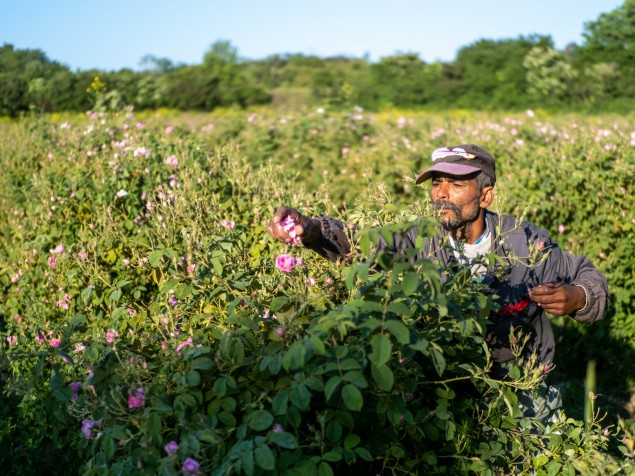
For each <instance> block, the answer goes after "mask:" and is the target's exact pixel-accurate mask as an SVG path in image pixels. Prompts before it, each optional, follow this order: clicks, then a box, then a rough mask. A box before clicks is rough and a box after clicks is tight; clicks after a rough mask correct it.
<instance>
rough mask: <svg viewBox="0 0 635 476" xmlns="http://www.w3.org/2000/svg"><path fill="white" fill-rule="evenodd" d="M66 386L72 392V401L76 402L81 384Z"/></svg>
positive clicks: (72, 383) (73, 383) (75, 383)
mask: <svg viewBox="0 0 635 476" xmlns="http://www.w3.org/2000/svg"><path fill="white" fill-rule="evenodd" d="M68 386H69V387H71V390H72V391H73V401H75V400H77V397H78V396H79V391H80V390H81V389H82V383H81V382H71V383H70V384H69V385H68Z"/></svg>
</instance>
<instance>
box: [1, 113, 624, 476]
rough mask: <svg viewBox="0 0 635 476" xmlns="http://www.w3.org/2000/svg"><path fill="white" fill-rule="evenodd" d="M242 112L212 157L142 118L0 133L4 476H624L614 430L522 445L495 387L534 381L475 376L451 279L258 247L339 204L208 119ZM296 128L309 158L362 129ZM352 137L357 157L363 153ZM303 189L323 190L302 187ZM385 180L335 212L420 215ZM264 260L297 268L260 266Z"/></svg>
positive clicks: (527, 369)
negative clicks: (273, 232)
mask: <svg viewBox="0 0 635 476" xmlns="http://www.w3.org/2000/svg"><path fill="white" fill-rule="evenodd" d="M355 114H358V115H361V114H360V112H359V111H357V112H355ZM250 119H251V120H250ZM362 119H363V117H362ZM239 120H241V121H243V122H244V123H245V124H246V126H245V128H241V129H240V130H238V129H237V130H236V131H234V133H233V135H232V137H233V138H234V139H236V140H237V141H238V144H236V145H235V146H234V147H229V148H227V147H226V148H223V149H218V148H216V149H215V148H212V147H211V146H210V141H212V142H214V141H223V140H225V139H226V136H227V133H226V131H225V132H224V128H225V127H228V126H227V124H223V123H222V122H219V123H218V124H217V123H214V124H213V125H214V127H210V128H208V129H206V130H204V131H200V132H197V131H196V130H193V129H192V128H190V127H187V126H186V124H187V122H185V121H184V122H183V125H180V126H177V127H174V126H173V124H174V123H175V122H174V121H175V119H174V118H172V119H171V122H167V123H166V122H165V121H161V120H156V119H155V120H154V121H155V122H156V123H155V124H154V125H150V126H149V125H146V124H145V123H144V122H143V121H140V120H139V119H138V118H137V117H135V116H134V115H133V114H131V113H128V114H127V115H120V116H119V115H100V114H91V115H89V116H88V117H87V118H79V119H75V120H69V121H67V122H63V121H55V120H53V121H51V120H50V118H47V117H43V118H30V119H28V120H23V121H21V122H16V123H8V124H3V126H2V127H3V133H2V138H3V140H2V141H1V144H0V159H1V160H2V165H3V166H4V169H5V174H4V175H3V177H2V178H1V180H2V188H3V191H4V193H3V196H2V198H1V200H2V203H1V205H2V207H1V208H2V210H3V214H4V217H3V218H4V219H3V220H2V225H1V234H2V237H3V241H2V245H3V246H2V262H3V273H2V276H1V277H0V279H1V280H2V281H1V282H2V293H3V296H2V297H3V299H2V305H1V306H0V315H1V316H2V321H1V322H0V325H1V326H2V327H1V328H0V332H1V333H2V336H3V339H2V344H1V345H2V351H3V353H2V357H1V361H0V371H1V374H0V376H1V377H0V378H1V381H0V384H1V385H2V389H1V390H2V395H1V397H0V398H1V399H2V400H1V402H2V405H1V407H2V410H1V413H0V415H1V419H0V422H1V423H0V425H1V426H0V448H1V449H2V455H3V456H2V458H3V459H2V462H3V467H5V468H7V469H8V470H9V471H10V472H11V473H12V474H32V473H33V472H34V471H36V472H41V473H58V472H69V470H71V471H72V472H77V471H81V472H83V473H85V474H102V473H103V474H110V473H116V474H134V473H139V474H157V473H162V474H174V473H183V474H209V473H212V474H227V473H230V472H235V473H239V474H242V473H244V474H266V473H274V472H275V473H283V474H296V473H298V472H303V473H307V472H308V473H310V474H331V473H333V472H340V471H357V472H359V473H364V474H366V473H368V471H375V472H389V471H393V472H396V473H408V472H425V473H444V474H445V473H447V472H452V473H467V472H470V471H472V472H488V471H489V472H497V471H504V472H509V471H514V470H516V471H525V470H529V468H533V469H534V470H536V471H537V472H538V474H543V473H544V474H556V473H559V472H562V473H564V474H567V473H569V474H573V472H575V471H587V470H591V468H595V469H594V470H602V471H615V470H619V469H620V468H621V469H623V470H626V469H627V468H629V467H630V466H629V465H630V463H629V462H628V460H623V461H620V460H617V459H615V458H613V457H612V456H611V454H612V453H611V451H613V450H614V451H615V452H616V454H617V453H619V452H621V453H622V454H627V455H631V456H632V454H633V446H632V440H631V439H629V438H632V433H629V432H630V431H632V430H630V429H629V428H628V425H626V424H622V425H621V427H620V428H617V427H615V426H610V427H606V426H604V427H603V426H601V422H599V421H598V420H597V419H596V420H593V421H589V422H587V427H586V428H584V427H583V426H582V423H581V422H578V421H576V420H573V419H566V420H564V421H563V422H562V424H561V427H560V428H559V430H560V431H559V432H558V433H550V434H547V435H543V436H540V435H536V434H535V433H534V432H532V427H531V424H530V422H528V421H527V420H526V419H523V418H521V417H520V415H519V414H518V408H517V399H516V396H515V393H514V390H515V389H517V388H525V387H532V386H535V385H536V384H537V382H538V381H540V380H541V378H542V374H543V369H541V368H539V367H538V366H536V365H529V364H528V365H526V366H524V367H518V366H512V367H511V368H510V370H509V373H510V379H509V381H505V382H502V381H496V380H494V379H492V378H491V377H490V376H489V375H488V373H487V372H486V370H487V369H488V366H489V360H488V354H487V351H486V349H485V348H484V344H483V342H482V338H481V337H480V336H481V335H482V332H483V328H484V326H485V325H486V320H485V318H486V316H487V313H488V309H489V308H490V306H491V305H492V303H490V301H489V298H488V297H487V293H486V290H484V289H480V288H478V287H477V286H476V285H474V284H473V283H471V281H470V280H469V279H466V275H465V273H463V274H461V273H458V274H457V275H456V276H455V278H454V279H453V280H450V281H449V283H448V284H447V285H446V286H445V287H444V288H441V287H440V284H439V273H440V271H441V270H439V269H436V268H435V267H434V266H432V265H430V264H429V263H417V264H416V266H415V265H414V264H410V263H400V264H399V265H398V266H396V267H394V271H386V272H381V273H369V268H370V266H371V264H372V262H373V259H374V258H373V257H371V256H370V255H369V251H367V252H366V254H367V256H366V257H365V260H360V261H359V262H358V263H356V264H354V265H352V266H350V267H346V268H342V267H341V266H339V265H336V264H333V263H326V262H324V261H318V260H316V259H315V257H314V256H311V254H310V253H309V252H307V251H306V250H302V249H300V248H291V249H290V250H292V251H291V252H290V250H284V249H283V247H282V246H281V245H279V244H276V243H274V242H273V241H272V240H271V239H270V238H269V237H268V235H267V234H266V232H265V227H266V225H267V223H268V221H269V219H270V217H271V215H272V213H273V210H275V208H276V207H277V206H278V205H279V204H280V203H282V202H284V203H290V204H297V205H303V207H304V208H305V209H306V210H308V213H310V214H322V213H329V214H337V215H338V216H339V215H340V213H342V212H341V208H342V200H345V199H346V196H345V195H340V194H339V192H338V187H337V184H334V185H335V186H334V187H333V192H332V193H333V195H329V193H327V190H330V188H329V187H330V186H331V185H333V183H332V182H331V181H330V175H332V174H333V172H329V171H328V170H327V172H328V173H327V174H323V173H320V174H316V171H315V170H314V169H315V167H309V168H303V169H300V170H298V168H297V167H281V165H283V164H276V165H271V164H267V162H265V161H258V160H254V157H256V156H257V153H256V145H257V142H258V141H260V142H261V145H262V148H263V151H266V150H267V147H270V143H269V142H268V141H267V137H270V135H271V134H273V135H274V136H275V134H277V132H276V131H273V132H271V131H270V132H267V131H266V130H265V129H267V127H269V129H271V127H270V125H268V126H264V125H263V126H260V129H256V130H249V129H248V128H249V127H250V126H253V124H254V122H256V121H257V120H258V119H257V118H253V116H243V117H240V116H238V117H231V118H230V119H228V123H229V124H230V125H231V124H233V123H234V122H237V121H239ZM268 120H269V121H274V122H276V123H282V120H284V121H285V123H284V124H283V125H285V126H286V125H287V124H288V123H289V122H292V121H290V120H289V119H287V118H284V117H279V118H273V117H269V118H268ZM306 121H309V122H310V121H317V124H316V127H317V126H320V124H321V127H322V128H323V129H324V130H326V131H328V134H329V135H330V138H329V140H328V141H326V142H325V144H324V150H322V152H321V153H320V154H323V155H324V156H328V153H327V151H328V150H330V149H329V148H333V147H339V145H340V144H339V143H337V141H335V140H334V139H333V137H335V136H337V134H338V133H339V132H338V131H339V129H341V127H339V126H340V125H342V124H352V125H355V126H356V124H357V123H358V122H359V121H360V119H358V118H357V116H341V117H339V118H338V117H334V116H331V117H328V118H326V117H324V116H322V115H319V114H318V115H317V116H315V117H313V116H312V115H311V117H309V118H308V119H306ZM402 125H403V127H402V128H400V127H399V122H398V123H397V126H396V130H401V129H403V128H405V127H406V126H407V122H406V123H404V124H402ZM254 127H255V126H254ZM289 127H291V129H292V128H293V127H292V125H290V126H289ZM307 127H308V126H307ZM356 127H357V126H356ZM370 127H371V126H370V125H365V126H364V128H365V129H364V131H365V133H364V134H363V135H361V136H360V137H359V138H358V139H359V144H360V147H364V146H365V144H366V143H371V144H372V141H373V139H371V136H370V135H368V134H371V130H370V129H369V128H370ZM215 128H216V129H219V130H218V131H216V132H215ZM274 129H275V128H274ZM291 129H286V128H285V131H286V132H285V133H288V134H291V133H292V132H291ZM310 130H311V129H310ZM310 130H309V131H310ZM351 130H356V129H354V128H352V127H351ZM241 131H242V132H241ZM243 133H245V134H247V135H246V136H243V135H241V134H243ZM309 133H310V134H312V133H311V132H309ZM355 133H356V134H357V132H355ZM393 133H394V130H393V129H392V128H387V132H385V133H384V136H382V135H381V133H379V132H378V135H380V137H384V138H385V136H392V134H393ZM215 134H216V135H215ZM312 135H319V134H312ZM367 136H368V138H366V137H367ZM331 142H335V144H334V145H333V144H331ZM327 146H328V147H327ZM284 148H287V149H288V151H289V152H291V151H293V148H292V147H290V146H289V144H285V143H284V142H282V143H281V144H279V145H278V146H277V148H276V152H275V154H273V155H271V157H272V158H273V159H276V158H277V157H276V154H281V153H282V152H281V151H282V150H283V149H284ZM351 150H354V148H353V145H352V144H351V145H350V147H349V149H348V150H347V151H346V152H344V151H343V149H340V150H339V153H340V154H344V155H346V154H349V153H351ZM263 153H264V152H263ZM373 154H377V155H379V151H374V152H373ZM320 156H321V155H319V154H318V151H317V149H316V151H315V157H316V160H318V158H319V157H320ZM280 160H282V159H280ZM339 160H342V163H343V162H344V160H343V158H342V156H339ZM349 162H350V163H353V164H354V163H355V161H354V160H351V161H347V162H346V163H349ZM291 163H294V162H293V160H291ZM400 163H401V162H400ZM325 170H326V169H325ZM296 172H302V173H300V174H296ZM310 172H313V173H310ZM364 173H366V172H364ZM369 173H370V172H369ZM316 176H319V177H321V178H320V184H319V186H318V185H317V183H313V182H312V180H315V178H316ZM381 178H382V179H387V178H388V177H387V176H382V177H381ZM359 182H361V180H360V179H359V178H358V184H357V187H358V188H357V190H358V191H359V192H358V195H360V192H361V190H363V189H362V188H361V187H360V185H359ZM305 183H308V184H309V185H310V186H315V187H316V188H315V190H320V192H319V194H318V193H312V192H305V191H304V190H303V187H302V184H305ZM386 183H387V184H388V185H386V186H378V187H376V188H370V189H368V190H369V193H368V194H367V195H364V197H365V198H362V199H360V202H359V203H358V204H357V205H356V207H355V209H354V210H351V211H349V212H347V211H345V212H344V213H343V214H342V215H341V216H342V217H343V218H347V219H349V220H352V221H354V222H355V223H357V224H359V225H361V226H364V225H369V224H371V223H374V222H377V223H379V224H385V223H389V222H403V221H408V220H412V217H414V216H417V215H418V214H419V213H418V212H421V210H422V209H421V207H420V206H419V205H417V204H415V205H413V206H410V207H402V209H403V211H402V212H398V211H397V210H398V207H397V203H396V202H397V201H398V200H394V201H393V200H392V198H391V192H392V193H393V194H394V193H395V190H394V188H391V187H390V181H389V180H386ZM329 197H335V200H334V201H333V200H332V199H330V198H329ZM350 205H352V204H349V206H350ZM408 226H411V225H408ZM419 226H421V227H422V228H423V229H426V230H427V229H428V228H429V227H428V225H426V222H422V223H421V224H420V225H419ZM374 233H375V232H374V231H373V232H372V233H371V235H372V234H374ZM373 239H375V238H373V237H369V238H368V241H369V242H372V240H373ZM365 248H366V247H365ZM367 248H368V250H370V249H371V247H370V246H368V247H367ZM282 253H284V254H286V255H289V256H291V255H293V257H287V258H281V259H280V260H278V263H277V264H278V267H277V268H276V258H279V257H280V255H281V254H282ZM382 259H385V258H382ZM300 260H301V261H300ZM629 435H630V436H629ZM615 436H617V437H618V438H614V437H615ZM618 446H619V447H620V448H619V449H617V447H618ZM609 450H610V451H609Z"/></svg>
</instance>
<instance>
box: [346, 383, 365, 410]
mask: <svg viewBox="0 0 635 476" xmlns="http://www.w3.org/2000/svg"><path fill="white" fill-rule="evenodd" d="M342 400H344V405H346V407H347V408H348V409H349V410H353V411H360V410H361V409H362V406H363V405H364V398H363V397H362V392H360V390H359V389H358V388H357V387H356V386H355V385H352V384H348V385H345V386H344V388H342Z"/></svg>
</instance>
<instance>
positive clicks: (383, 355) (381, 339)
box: [368, 334, 392, 367]
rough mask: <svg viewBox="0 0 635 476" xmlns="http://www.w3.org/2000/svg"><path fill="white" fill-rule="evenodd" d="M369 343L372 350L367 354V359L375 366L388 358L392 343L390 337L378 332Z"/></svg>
mask: <svg viewBox="0 0 635 476" xmlns="http://www.w3.org/2000/svg"><path fill="white" fill-rule="evenodd" d="M370 345H371V347H372V349H373V351H372V352H371V353H370V355H369V356H368V359H369V360H370V361H371V362H372V363H373V364H375V365H376V366H377V367H380V366H382V365H384V364H385V363H386V362H388V360H390V354H391V353H392V343H391V342H390V339H389V338H388V337H387V336H385V335H384V334H378V335H376V336H374V337H373V338H372V340H371V341H370Z"/></svg>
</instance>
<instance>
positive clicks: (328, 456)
mask: <svg viewBox="0 0 635 476" xmlns="http://www.w3.org/2000/svg"><path fill="white" fill-rule="evenodd" d="M341 459H342V455H341V454H339V453H338V452H337V451H328V452H326V453H324V454H323V455H322V461H331V462H336V461H340V460H341Z"/></svg>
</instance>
